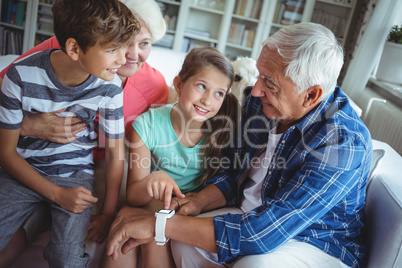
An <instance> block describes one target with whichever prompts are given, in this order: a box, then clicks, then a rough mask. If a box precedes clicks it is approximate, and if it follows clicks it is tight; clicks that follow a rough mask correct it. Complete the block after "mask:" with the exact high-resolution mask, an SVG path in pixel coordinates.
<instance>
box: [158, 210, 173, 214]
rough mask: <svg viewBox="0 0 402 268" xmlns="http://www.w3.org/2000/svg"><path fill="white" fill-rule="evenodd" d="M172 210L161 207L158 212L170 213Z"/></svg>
mask: <svg viewBox="0 0 402 268" xmlns="http://www.w3.org/2000/svg"><path fill="white" fill-rule="evenodd" d="M171 212H172V210H171V209H160V210H159V211H158V213H163V214H170V213H171Z"/></svg>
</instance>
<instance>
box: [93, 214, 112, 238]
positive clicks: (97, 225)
mask: <svg viewBox="0 0 402 268" xmlns="http://www.w3.org/2000/svg"><path fill="white" fill-rule="evenodd" d="M112 222H113V216H109V215H105V214H102V213H101V214H98V215H94V216H92V217H91V223H90V224H89V228H88V235H87V239H88V240H90V241H92V242H96V243H102V242H103V241H104V240H105V238H106V237H107V233H108V231H109V228H110V225H111V224H112Z"/></svg>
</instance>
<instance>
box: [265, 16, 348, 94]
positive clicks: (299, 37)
mask: <svg viewBox="0 0 402 268" xmlns="http://www.w3.org/2000/svg"><path fill="white" fill-rule="evenodd" d="M263 45H266V46H268V48H270V49H274V50H277V51H278V53H279V55H280V56H281V57H282V58H283V62H284V64H285V65H286V67H285V75H286V76H287V77H289V78H290V79H292V81H293V83H294V84H295V85H296V88H295V91H296V92H297V93H298V94H300V93H302V92H303V91H305V90H307V89H308V88H310V87H312V86H315V85H320V86H322V88H323V94H322V96H321V100H324V99H326V98H327V97H328V96H329V95H331V93H332V92H333V91H334V90H335V87H336V84H337V79H338V76H339V73H340V71H341V68H342V65H343V57H344V55H343V48H342V46H341V45H340V44H339V42H338V40H337V39H336V38H335V35H334V34H333V33H332V32H331V31H330V30H329V29H327V28H326V27H324V26H322V25H320V24H316V23H312V22H303V23H298V24H295V25H292V26H288V27H284V28H282V29H281V30H279V31H278V32H276V33H275V34H274V35H272V36H270V37H268V38H267V39H266V40H265V41H264V42H263Z"/></svg>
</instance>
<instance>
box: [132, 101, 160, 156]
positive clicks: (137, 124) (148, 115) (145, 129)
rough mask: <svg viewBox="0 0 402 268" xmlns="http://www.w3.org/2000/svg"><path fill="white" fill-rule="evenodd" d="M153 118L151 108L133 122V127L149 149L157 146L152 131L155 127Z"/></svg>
mask: <svg viewBox="0 0 402 268" xmlns="http://www.w3.org/2000/svg"><path fill="white" fill-rule="evenodd" d="M153 119H154V116H153V111H152V109H150V110H149V111H148V112H145V113H143V114H141V115H140V116H138V117H137V119H136V120H135V121H134V122H133V128H134V129H135V131H136V132H137V133H138V135H139V136H140V138H141V140H142V141H143V142H144V144H145V146H147V148H148V149H149V150H153V149H154V147H155V140H154V135H153V133H152V130H153V129H154V120H153Z"/></svg>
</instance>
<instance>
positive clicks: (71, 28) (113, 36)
mask: <svg viewBox="0 0 402 268" xmlns="http://www.w3.org/2000/svg"><path fill="white" fill-rule="evenodd" d="M52 12H53V24H54V25H53V28H54V33H55V35H56V38H57V41H58V42H59V44H60V48H61V50H62V51H64V52H66V47H65V44H66V41H67V39H68V38H74V39H75V40H76V41H77V43H78V45H79V46H80V48H81V49H82V50H83V52H84V53H85V52H86V51H87V49H88V48H89V47H92V46H94V45H96V43H97V42H99V44H100V45H101V46H103V47H107V48H109V47H110V48H120V47H123V46H126V45H129V44H130V43H131V42H133V40H134V37H135V35H136V34H138V33H139V31H140V27H141V26H140V23H139V21H138V20H137V19H136V18H135V17H134V15H133V13H132V12H131V10H130V9H128V8H127V7H126V6H125V5H124V4H123V3H121V2H120V1H118V0H56V1H55V3H54V4H53V7H52Z"/></svg>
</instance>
